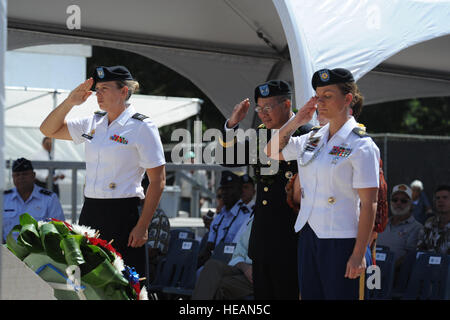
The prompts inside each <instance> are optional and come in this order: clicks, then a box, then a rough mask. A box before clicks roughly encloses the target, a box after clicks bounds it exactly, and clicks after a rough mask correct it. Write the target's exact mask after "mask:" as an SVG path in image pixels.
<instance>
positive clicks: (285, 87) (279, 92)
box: [255, 80, 292, 102]
mask: <svg viewBox="0 0 450 320" xmlns="http://www.w3.org/2000/svg"><path fill="white" fill-rule="evenodd" d="M291 93H292V90H291V86H290V85H289V83H287V82H286V81H283V80H270V81H268V82H266V83H263V84H260V85H259V86H257V87H256V88H255V102H256V101H257V100H258V98H269V97H275V96H283V95H288V94H291Z"/></svg>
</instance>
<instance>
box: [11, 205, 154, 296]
mask: <svg viewBox="0 0 450 320" xmlns="http://www.w3.org/2000/svg"><path fill="white" fill-rule="evenodd" d="M15 232H18V236H17V240H15V238H14V236H13V233H15ZM6 247H7V248H8V249H9V250H10V251H11V252H12V253H14V254H15V255H16V256H17V257H18V258H19V259H21V260H22V261H23V262H25V264H27V265H28V266H29V267H30V268H32V269H33V270H34V271H35V272H36V273H38V274H39V275H40V276H41V277H42V278H43V279H44V280H47V279H46V278H45V277H44V276H43V274H44V273H42V274H41V271H42V270H43V269H45V268H46V267H49V268H48V269H53V271H55V272H56V273H57V274H59V275H60V276H61V277H62V279H61V280H64V281H62V282H66V283H67V284H70V285H72V286H73V289H74V291H77V292H80V291H82V292H83V293H82V297H86V299H113V300H134V299H147V292H146V289H145V287H143V288H141V287H140V284H139V275H138V274H137V273H136V272H135V271H134V268H131V267H128V266H125V265H124V262H123V259H122V257H121V255H120V253H119V252H117V251H116V250H115V249H114V247H113V246H112V245H111V242H106V241H105V240H102V239H100V238H99V232H98V231H95V230H93V229H91V228H89V227H85V226H80V225H76V224H72V225H70V224H68V223H66V222H63V221H59V220H55V219H52V220H49V221H39V222H37V221H36V220H35V219H34V218H33V217H32V216H30V215H29V214H28V213H24V214H22V215H21V216H20V224H19V225H17V226H15V227H14V228H13V229H12V230H11V232H10V233H9V234H8V236H7V239H6ZM71 268H72V270H74V269H77V270H78V272H79V276H80V281H79V283H77V282H76V281H75V282H74V281H72V280H71V279H73V277H71V276H70V275H69V274H67V273H66V272H65V270H70V269H71ZM47 274H48V272H47ZM53 277H54V276H53ZM47 281H48V280H47ZM55 296H56V297H58V296H57V295H56V289H55ZM61 296H64V295H61ZM78 296H80V295H78Z"/></svg>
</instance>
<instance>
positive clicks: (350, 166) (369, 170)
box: [282, 117, 380, 238]
mask: <svg viewBox="0 0 450 320" xmlns="http://www.w3.org/2000/svg"><path fill="white" fill-rule="evenodd" d="M355 127H357V123H356V121H355V119H354V118H353V117H351V118H350V119H349V120H348V121H347V122H346V123H345V124H344V125H343V126H342V127H341V128H340V129H339V131H338V132H336V133H335V134H334V136H333V137H331V139H330V140H329V141H327V140H328V135H329V124H327V125H325V126H324V127H322V128H321V129H320V130H318V131H311V132H310V133H308V134H305V135H302V136H300V137H291V139H290V140H289V143H288V145H287V146H286V147H285V148H284V149H283V151H282V153H283V157H284V158H285V159H286V160H287V161H288V160H294V159H296V160H297V161H298V171H299V177H300V183H301V185H302V189H301V193H302V195H301V196H302V203H301V208H300V212H299V214H298V217H297V221H296V223H295V231H296V232H298V231H300V230H301V229H302V228H303V226H304V225H305V224H306V222H308V224H309V225H310V227H311V228H312V229H313V230H314V232H315V233H316V235H317V237H318V238H356V236H357V232H358V221H359V212H360V211H359V207H360V199H359V195H358V190H357V189H360V188H378V185H379V159H380V151H379V149H378V147H377V146H376V145H375V143H374V142H373V140H372V139H371V138H370V137H360V136H359V135H357V134H356V133H354V132H352V130H353V129H354V128H355ZM305 148H306V149H305ZM319 150H320V151H319ZM302 153H303V156H302ZM311 159H313V160H312V161H311V162H310V163H309V164H307V165H306V166H301V163H303V164H306V163H308V161H310V160H311Z"/></svg>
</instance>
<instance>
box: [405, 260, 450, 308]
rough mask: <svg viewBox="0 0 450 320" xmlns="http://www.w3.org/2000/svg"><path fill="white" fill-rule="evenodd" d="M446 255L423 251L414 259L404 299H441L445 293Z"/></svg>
mask: <svg viewBox="0 0 450 320" xmlns="http://www.w3.org/2000/svg"><path fill="white" fill-rule="evenodd" d="M447 278H448V256H447V255H443V254H437V253H423V254H421V255H420V256H419V257H418V259H417V260H416V262H415V264H414V266H413V269H412V272H411V278H410V279H409V282H408V286H407V288H406V292H405V294H404V295H403V297H402V299H405V300H443V299H445V297H446V295H447V291H448V288H447Z"/></svg>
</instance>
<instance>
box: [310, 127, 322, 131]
mask: <svg viewBox="0 0 450 320" xmlns="http://www.w3.org/2000/svg"><path fill="white" fill-rule="evenodd" d="M321 128H322V127H321V126H315V127H312V128H311V131H318V130H320V129H321Z"/></svg>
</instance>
